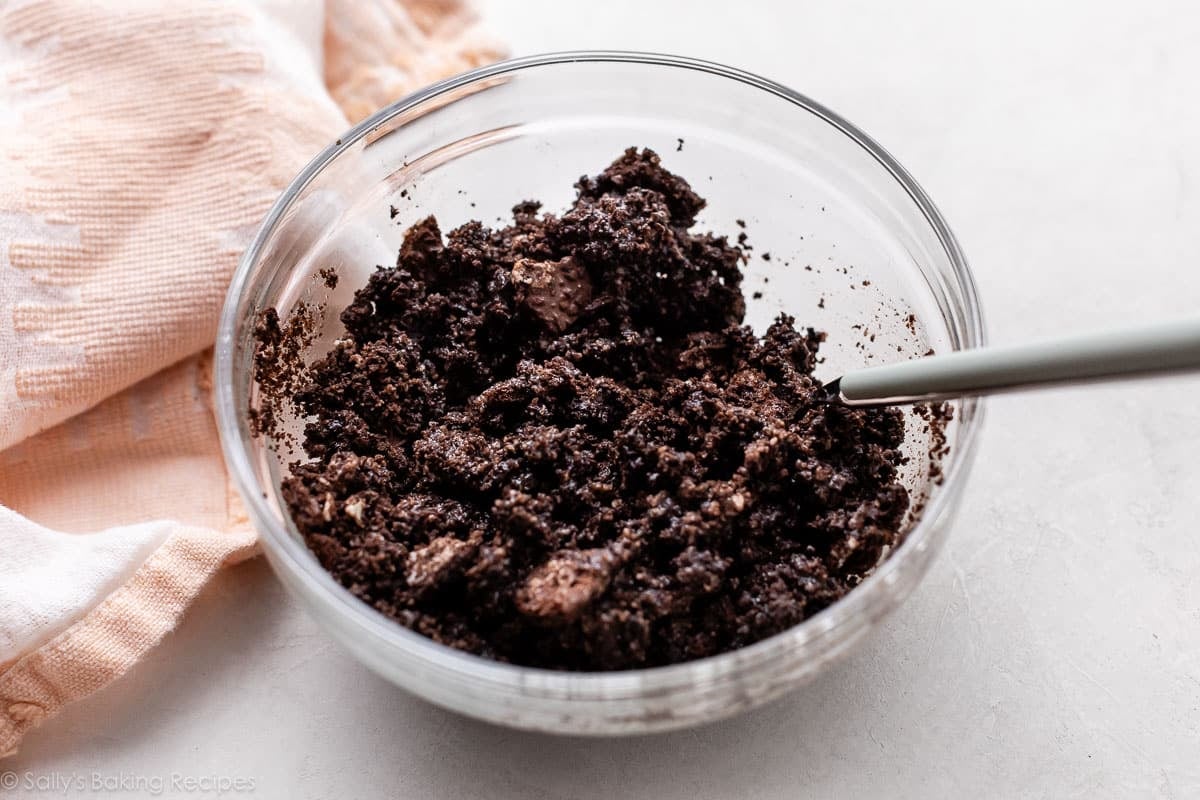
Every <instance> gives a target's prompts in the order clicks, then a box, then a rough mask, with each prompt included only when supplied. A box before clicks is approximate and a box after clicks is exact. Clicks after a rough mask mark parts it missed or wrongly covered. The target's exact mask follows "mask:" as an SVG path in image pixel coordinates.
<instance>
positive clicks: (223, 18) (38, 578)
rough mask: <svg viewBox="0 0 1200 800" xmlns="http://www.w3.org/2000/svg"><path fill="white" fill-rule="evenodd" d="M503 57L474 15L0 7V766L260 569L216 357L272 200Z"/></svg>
mask: <svg viewBox="0 0 1200 800" xmlns="http://www.w3.org/2000/svg"><path fill="white" fill-rule="evenodd" d="M497 55H498V53H497V52H496V51H495V49H494V48H493V47H492V46H491V45H490V43H489V42H488V41H487V40H486V39H484V38H483V37H482V36H481V34H480V33H479V31H478V27H477V26H476V24H475V20H474V16H473V14H472V13H471V11H470V9H469V8H467V7H466V6H465V5H464V0H326V2H321V0H255V1H254V2H239V1H238V0H180V2H175V3H161V2H159V0H0V755H5V754H11V753H12V752H15V750H16V748H17V745H18V743H19V742H20V740H21V738H22V736H24V734H25V733H26V732H27V731H28V730H29V729H30V728H32V727H33V726H35V725H37V724H38V723H40V722H41V721H42V720H44V719H46V718H47V717H48V716H50V715H52V714H54V713H55V712H56V711H58V710H59V709H60V708H62V706H63V705H64V704H66V703H69V702H71V701H72V700H75V699H78V698H81V697H84V696H86V695H87V694H89V693H91V692H94V691H96V690H97V689H99V688H101V687H103V686H104V685H106V684H107V683H109V682H111V681H112V680H114V679H115V678H117V677H118V676H120V675H121V674H122V673H123V672H124V671H125V670H127V669H128V668H129V667H130V666H131V665H133V664H134V663H136V662H137V660H138V659H139V658H140V657H141V656H142V655H143V654H144V653H145V652H146V651H147V650H148V649H149V648H151V647H153V646H154V644H155V643H156V642H158V641H159V640H160V639H161V638H162V636H163V635H164V634H166V633H167V632H168V631H170V630H171V629H172V628H173V627H174V626H175V624H176V622H177V621H178V619H179V617H180V615H181V614H182V613H183V611H184V610H185V608H186V607H187V605H188V603H189V602H190V601H191V599H192V598H193V597H194V596H195V595H196V593H197V592H198V591H199V590H200V589H201V587H202V586H203V585H204V584H205V582H206V581H207V579H208V578H209V576H210V575H211V574H212V573H213V572H214V571H215V570H217V569H218V568H220V566H221V565H222V564H227V563H230V562H233V561H236V560H239V559H242V558H245V557H248V556H250V555H252V554H253V552H254V534H253V532H252V531H251V530H250V527H249V524H248V521H247V519H246V517H245V515H244V514H243V512H242V510H241V508H240V507H239V504H238V502H237V499H236V496H235V495H234V493H233V492H232V491H231V488H230V486H229V483H228V480H227V476H226V474H225V471H224V467H223V465H222V462H221V455H220V451H219V446H218V443H217V437H216V430H215V426H214V422H213V418H212V413H211V406H210V393H211V387H210V385H209V353H208V351H207V348H208V347H209V345H210V343H211V342H212V340H213V337H214V334H215V330H216V319H217V314H218V312H219V308H220V305H221V301H222V299H223V296H224V293H225V289H226V286H227V284H228V281H229V277H230V275H231V273H232V271H233V269H234V266H235V265H236V263H237V259H238V257H239V255H240V253H241V250H242V249H243V248H244V247H245V245H246V244H247V243H248V241H249V239H250V237H251V236H252V234H253V232H254V230H255V227H256V226H257V224H258V222H259V220H260V219H261V218H262V216H263V215H264V214H265V212H266V210H267V208H268V207H269V206H270V204H271V202H272V201H273V200H274V198H275V197H276V195H277V194H278V193H279V192H280V191H281V190H282V188H283V187H284V186H285V185H286V183H287V181H288V180H289V179H290V178H291V177H292V176H293V175H294V174H295V173H296V172H297V171H298V170H299V168H300V167H301V166H303V164H304V163H305V162H306V161H307V160H308V159H309V158H310V157H311V156H312V155H314V154H315V153H316V152H317V150H319V149H320V148H321V147H323V146H324V145H325V144H327V143H328V142H329V141H330V140H331V139H332V138H334V137H335V136H336V135H337V134H338V133H340V132H341V131H342V130H344V129H345V128H346V127H347V126H348V124H349V123H351V122H355V121H358V120H359V119H361V118H362V117H364V116H366V115H367V114H368V113H370V112H371V111H373V110H374V109H375V108H377V107H379V106H380V105H383V104H385V103H387V102H390V101H391V100H394V99H396V98H397V97H398V96H400V95H402V94H403V93H404V92H407V91H410V90H412V89H414V88H416V87H417V86H419V85H422V84H424V83H427V82H429V81H431V80H433V79H435V78H438V77H442V76H444V75H447V74H451V73H454V72H458V71H461V70H463V69H466V68H468V67H471V66H476V65H478V64H480V63H483V62H486V61H489V60H491V59H493V58H495V57H496V56H497Z"/></svg>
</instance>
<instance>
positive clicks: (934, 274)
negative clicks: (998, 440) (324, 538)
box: [215, 52, 984, 734]
mask: <svg viewBox="0 0 1200 800" xmlns="http://www.w3.org/2000/svg"><path fill="white" fill-rule="evenodd" d="M634 145H636V146H638V147H650V148H652V149H655V150H657V151H658V152H659V153H660V155H661V156H662V158H663V161H664V164H665V166H666V167H667V168H668V169H671V170H672V171H674V172H676V173H678V174H680V175H681V176H683V177H684V178H686V179H687V180H689V181H690V182H691V183H692V185H693V186H694V187H695V189H696V190H697V191H698V192H699V193H700V194H701V195H702V196H703V197H706V198H707V199H708V201H709V203H708V206H707V208H706V209H705V210H704V211H703V212H702V214H701V217H700V220H699V222H698V227H700V228H702V229H709V230H712V231H714V232H717V233H726V234H729V235H730V236H731V237H732V236H736V235H738V234H740V233H742V232H743V230H744V232H745V233H746V234H747V236H748V242H749V244H751V245H752V246H753V247H754V248H755V249H754V251H753V253H754V257H753V258H751V260H750V262H749V263H748V264H747V266H746V272H747V275H746V280H745V283H744V287H745V291H746V294H747V298H746V299H747V307H748V312H747V321H748V322H749V323H750V324H752V325H753V326H755V328H756V329H757V330H760V331H761V330H762V329H763V328H764V327H765V325H766V324H768V323H769V321H770V320H771V319H772V318H773V317H774V316H775V315H776V314H778V313H779V312H781V311H786V312H788V313H790V314H792V315H793V316H795V317H796V319H797V321H798V324H800V325H811V326H813V327H816V328H818V329H820V330H825V331H827V332H828V333H829V340H828V342H827V343H826V345H825V346H824V347H823V351H822V352H823V355H824V358H825V362H824V363H823V364H822V367H821V370H820V371H819V372H818V377H821V378H825V379H828V378H832V377H835V376H836V375H838V374H840V372H841V371H842V370H844V369H847V368H850V367H853V366H858V365H863V364H870V363H882V362H884V361H887V360H895V359H899V358H907V357H911V356H914V355H919V354H922V353H924V352H926V351H927V350H928V349H930V348H933V349H935V350H939V351H940V350H947V349H959V348H969V347H978V346H980V345H982V344H983V341H984V333H983V325H982V321H981V316H980V310H979V304H978V300H977V298H976V293H975V285H974V282H973V279H972V277H971V273H970V271H969V270H968V268H967V264H966V261H965V259H964V258H963V255H962V253H961V251H960V250H959V247H958V245H957V244H956V243H955V241H954V237H953V236H952V234H951V233H950V230H949V228H948V227H947V225H946V223H945V221H944V220H943V219H942V217H941V215H940V214H939V213H938V211H937V210H936V209H935V208H934V206H933V204H932V203H931V202H930V201H929V199H928V198H927V197H926V196H925V193H924V192H923V191H922V190H921V188H920V187H919V186H917V184H916V182H915V181H914V180H913V179H912V178H911V177H910V176H909V175H908V173H907V172H905V171H904V169H903V168H902V167H901V166H900V165H899V164H897V163H896V162H895V160H893V159H892V158H891V156H889V155H888V154H887V153H886V152H885V151H884V150H883V149H882V148H880V147H879V146H878V145H877V144H875V143H874V142H873V141H872V140H871V139H869V138H868V137H867V136H866V135H865V134H863V133H862V132H861V131H859V130H858V129H856V128H855V127H854V126H852V125H851V124H850V123H848V122H846V121H845V120H844V119H842V118H841V117H839V116H837V115H836V114H834V113H833V112H831V111H829V110H828V109H826V108H824V107H823V106H821V105H819V104H817V103H815V102H813V101H812V100H809V99H808V98H806V97H804V96H803V95H800V94H798V93H796V92H794V91H792V90H790V89H788V88H786V87H783V86H780V85H779V84H777V83H773V82H771V81H768V80H764V79H763V78H759V77H756V76H754V75H750V74H747V73H745V72H741V71H738V70H735V69H730V68H728V67H723V66H720V65H717V64H712V63H706V62H702V61H694V60H690V59H684V58H676V57H670V56H661V55H646V54H635V53H612V52H588V53H565V54H555V55H545V56H537V57H530V58H521V59H516V60H513V61H507V62H504V63H500V64H495V65H492V66H489V67H485V68H483V69H478V70H475V71H473V72H470V73H467V74H465V75H461V76H459V77H456V78H451V79H449V80H446V81H443V82H441V83H439V84H436V85H434V86H431V87H429V88H427V89H424V90H422V91H420V92H417V93H416V94H413V95H411V96H409V97H407V98H405V99H403V100H401V101H399V102H397V103H395V104H394V105H391V106H389V107H388V108H385V109H383V110H382V111H380V112H379V113H377V114H375V115H374V116H373V117H371V118H370V119H367V120H366V121H364V122H362V123H361V124H359V125H357V126H355V127H354V128H353V129H352V130H350V131H349V132H348V133H346V134H345V135H344V136H343V137H342V138H341V139H338V140H337V141H336V142H335V143H334V144H332V145H330V146H329V147H327V148H326V149H325V150H324V151H323V152H321V153H320V155H318V156H317V157H316V158H315V159H313V161H312V163H310V164H309V165H308V166H307V167H305V168H304V170H303V171H302V172H301V173H300V174H299V176H297V178H296V179H295V180H294V181H293V182H292V184H291V185H290V186H289V187H288V188H287V190H286V191H285V192H284V193H283V195H282V197H280V198H279V201H278V202H277V203H276V204H275V206H274V208H272V210H271V212H270V214H269V215H268V216H267V218H266V221H265V222H264V223H263V225H262V228H261V229H260V230H259V232H258V234H257V236H256V237H255V239H254V241H253V243H252V244H251V246H250V248H249V249H248V250H247V251H246V254H245V256H244V258H243V259H242V262H241V265H240V266H239V268H238V270H237V273H236V275H235V276H234V278H233V284H232V286H231V287H230V290H229V296H228V299H227V301H226V304H225V308H224V312H223V314H222V317H221V322H220V331H219V334H218V339H217V345H216V362H215V386H216V395H217V400H216V410H217V418H218V424H219V429H220V434H221V442H222V445H223V448H224V452H225V458H226V460H227V462H228V466H229V470H230V472H231V474H232V475H233V478H234V481H235V482H236V485H237V487H238V489H239V491H240V492H241V495H242V497H243V499H244V500H245V504H246V506H247V508H248V510H249V512H250V515H251V517H252V519H253V521H254V524H255V525H256V526H257V528H258V531H259V533H260V534H261V538H262V544H263V548H264V550H265V551H266V554H267V557H268V558H269V559H270V562H271V564H272V565H273V567H274V569H275V571H276V572H277V573H278V575H279V577H280V578H281V580H282V581H283V582H284V584H286V585H287V586H288V587H289V589H290V590H291V591H292V592H294V593H295V595H296V596H297V597H299V598H300V599H301V601H302V602H303V603H304V604H305V605H306V606H307V607H308V609H309V610H310V611H311V612H312V614H313V615H314V616H315V617H316V618H317V619H318V620H319V622H320V623H321V624H322V625H323V626H325V627H326V628H327V629H328V630H329V631H330V633H331V634H332V635H333V636H334V637H335V638H336V639H338V640H340V641H341V642H342V643H343V644H344V645H345V646H346V647H347V648H349V650H350V651H352V652H353V653H354V654H355V655H356V656H357V657H358V658H360V659H361V660H362V661H363V662H364V663H365V664H367V665H368V666H369V667H371V668H372V669H374V670H375V671H377V672H378V673H379V674H381V675H383V676H384V677H385V678H387V679H389V680H391V681H393V682H395V683H396V684H398V685H399V686H402V687H404V688H405V689H408V690H409V691H412V692H414V693H415V694H417V695H420V696H421V697H424V698H426V699H428V700H430V701H432V702H435V703H438V704H440V705H442V706H445V707H447V708H450V709H453V710H455V711H459V712H462V713H465V714H469V715H472V716H475V717H479V718H482V719H485V720H490V721H492V722H495V723H500V724H504V725H511V726H515V727H520V728H528V729H535V730H542V731H553V732H560V733H571V734H628V733H643V732H648V731H657V730H666V729H671V728H680V727H684V726H688V725H693V724H697V723H700V722H704V721H708V720H713V719H716V718H719V717H723V716H727V715H730V714H733V713H735V712H738V711H742V710H745V709H749V708H752V707H754V706H758V705H761V704H762V703H765V702H767V701H768V700H770V699H772V698H774V697H776V696H777V695H779V694H780V693H782V692H784V691H785V690H787V689H790V688H793V687H796V686H798V685H800V684H801V683H803V682H804V681H806V680H807V679H809V678H811V677H813V676H814V675H816V674H817V673H818V672H820V671H822V670H825V669H827V668H829V666H830V665H831V664H832V663H833V662H834V661H835V659H836V658H837V657H839V656H841V655H843V654H844V653H846V652H847V651H848V650H849V649H850V648H851V647H852V646H853V645H854V644H855V643H856V642H858V641H860V639H861V637H862V636H863V635H864V634H865V633H866V632H867V631H868V630H869V629H871V628H872V627H873V626H875V625H876V624H877V623H878V622H879V621H880V620H881V619H882V618H883V617H884V616H885V615H886V614H887V613H888V612H890V611H891V610H892V609H894V608H896V607H897V606H898V605H899V604H900V603H901V602H902V601H903V600H904V599H905V598H906V597H907V596H908V595H909V593H910V592H911V591H912V589H913V587H914V586H915V585H916V584H917V582H918V581H919V580H920V579H921V577H922V576H923V575H924V574H925V572H926V569H927V568H928V566H929V563H930V561H931V559H932V558H933V557H934V555H935V554H936V553H937V551H938V550H939V548H940V547H941V546H942V543H943V541H944V540H945V537H946V534H947V531H948V526H949V523H950V518H951V515H952V513H953V511H954V509H955V507H956V505H957V501H958V498H959V496H960V494H961V492H962V488H963V483H964V482H965V480H966V477H967V471H968V467H969V465H970V462H971V460H972V456H973V453H974V443H975V439H976V433H977V430H978V427H979V423H980V410H981V409H980V405H979V403H978V402H977V401H975V400H965V401H960V402H957V403H956V404H955V405H956V408H955V412H956V416H955V422H954V423H953V424H952V425H951V426H950V430H949V443H950V451H949V454H948V455H947V456H946V457H945V459H944V461H943V464H942V468H943V469H942V479H941V480H940V481H935V480H933V479H931V477H930V469H929V467H930V459H929V449H930V443H929V437H928V433H927V432H925V431H923V430H922V427H921V425H920V424H919V423H915V424H911V425H908V426H907V429H908V434H907V441H906V445H905V447H906V452H907V453H908V455H909V456H910V459H909V463H908V465H907V466H906V468H905V470H904V476H903V477H904V480H905V481H906V483H907V484H908V486H909V488H910V490H911V491H912V492H913V495H914V497H915V498H916V505H920V506H923V510H922V511H921V512H920V513H916V514H913V515H912V518H911V519H910V523H909V525H908V531H907V536H906V539H905V540H904V542H903V544H902V545H901V546H900V547H898V548H897V549H896V550H895V551H894V552H893V553H891V554H890V556H889V557H887V558H886V559H885V560H883V562H882V563H881V564H879V565H878V566H877V567H876V569H875V570H874V571H873V572H872V574H871V575H870V576H869V577H867V578H866V580H864V581H863V582H862V583H861V584H860V585H859V586H858V587H856V588H855V589H854V590H853V591H851V592H850V593H849V594H848V595H847V596H846V597H845V598H843V599H842V600H841V601H839V602H837V603H835V604H834V605H832V606H831V607H829V608H827V609H825V610H824V611H821V612H820V613H818V614H816V615H815V616H813V617H811V618H810V619H808V620H807V621H805V622H804V623H803V624H801V625H798V626H796V627H794V628H791V629H789V630H787V631H785V632H783V633H780V634H778V635H776V636H773V637H771V638H769V639H766V640H763V641H761V642H758V643H756V644H754V645H752V646H749V647H745V648H743V649H740V650H736V651H733V652H729V653H725V654H722V655H719V656H715V657H711V658H705V659H701V660H697V661H692V662H687V663H682V664H677V665H673V666H668V667H658V668H653V669H644V670H630V671H624V672H597V673H567V672H555V671H549V670H542V669H531V668H526V667H519V666H513V665H510V664H503V663H498V662H494V661H490V660H487V659H484V658H481V657H477V656H472V655H468V654H464V653H461V652H457V651H455V650H451V649H449V648H447V647H444V646H442V645H440V644H437V643H435V642H433V641H432V640H429V639H427V638H425V637H423V636H421V635H419V634H416V633H414V632H412V631H410V630H408V629H406V628H404V627H402V626H401V625H399V624H397V623H395V622H392V621H391V620H389V619H387V618H385V617H384V616H382V615H381V614H379V613H377V612H376V611H375V610H373V609H372V608H371V607H369V606H368V605H366V604H365V603H363V602H361V601H359V600H358V599H356V598H355V597H354V596H352V595H351V594H350V593H349V592H348V591H347V590H346V589H344V588H342V587H341V586H340V585H339V584H338V583H336V582H335V581H334V580H333V578H331V577H330V575H329V574H328V573H326V572H325V570H324V569H322V568H321V566H320V565H319V564H318V562H317V560H316V559H315V558H314V557H313V555H312V554H311V553H310V552H309V551H308V549H307V548H306V547H305V545H304V542H303V541H302V540H301V538H300V537H299V535H298V533H297V532H296V530H295V528H294V526H293V525H292V523H291V521H290V519H289V517H288V515H287V513H286V511H285V507H284V505H283V503H282V501H281V499H280V497H279V492H278V486H279V479H280V477H281V475H284V474H286V471H287V464H288V463H289V462H290V461H292V460H293V459H294V458H296V457H298V456H299V455H300V454H298V453H295V452H293V451H292V450H290V449H289V448H288V447H287V446H286V445H284V444H282V443H281V442H277V441H267V440H264V439H262V438H256V437H255V436H253V435H251V432H250V429H249V426H248V417H249V412H250V410H251V408H252V407H254V404H255V403H256V402H257V395H256V388H255V386H254V382H253V379H252V374H251V357H252V353H253V340H252V332H253V325H254V320H255V318H256V315H257V314H258V313H259V312H260V311H261V310H262V309H264V308H267V307H276V308H277V309H278V310H279V312H280V314H281V316H283V315H285V314H286V313H287V312H288V311H289V310H290V309H293V308H294V307H295V306H296V304H298V303H310V304H319V305H321V306H322V307H323V308H324V314H323V323H322V329H321V333H320V336H319V337H318V339H317V341H316V342H315V343H314V345H313V355H314V356H315V355H318V354H320V353H321V352H322V351H323V350H324V349H326V348H328V347H329V345H330V343H331V342H332V341H333V340H334V339H335V338H336V337H337V336H338V335H339V331H340V323H339V322H338V314H339V313H340V311H341V309H342V308H343V307H345V305H346V304H347V302H348V301H349V299H350V297H351V296H352V293H353V290H354V289H355V288H357V287H359V286H361V285H362V284H363V283H364V282H365V280H366V277H367V275H368V274H369V273H370V272H371V271H372V270H373V269H374V267H375V265H377V264H385V265H390V264H393V263H395V254H396V252H397V251H398V249H399V244H400V240H401V238H402V236H403V232H404V230H405V228H406V227H407V226H408V225H410V224H411V223H413V222H415V221H417V220H418V219H421V218H423V217H425V216H427V215H429V214H435V215H436V216H437V217H438V220H439V222H440V223H441V226H442V229H443V230H449V229H451V228H453V227H456V226H457V225H459V224H461V223H463V222H466V221H468V220H471V219H481V220H483V221H484V222H485V224H486V223H489V222H493V221H495V220H497V218H501V217H503V218H505V219H507V218H508V214H509V211H510V209H511V207H512V206H513V205H515V204H516V203H517V202H519V201H521V200H525V199H532V198H536V199H539V200H541V201H543V203H544V208H546V209H548V210H552V211H560V210H562V209H563V208H564V207H566V206H567V205H568V204H569V202H570V201H571V200H572V199H573V197H574V192H573V189H572V184H573V183H574V181H575V180H576V179H577V178H578V177H579V176H580V175H581V174H584V173H589V174H593V173H596V172H599V171H600V170H601V169H603V168H604V167H605V166H607V164H608V163H609V162H610V161H611V160H612V159H614V158H615V157H616V156H617V155H619V154H620V153H621V151H622V150H624V149H625V148H626V147H629V146H634ZM393 217H394V218H393ZM768 254H769V256H768ZM768 259H769V260H768ZM328 268H332V269H335V270H336V271H337V272H338V274H339V277H340V280H339V282H338V285H337V287H336V289H333V290H330V289H329V288H327V287H326V284H325V281H324V280H323V279H322V278H321V276H320V275H318V273H319V271H320V270H322V269H328ZM292 422H293V425H294V426H296V427H299V426H300V425H302V421H301V420H294V421H292Z"/></svg>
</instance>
